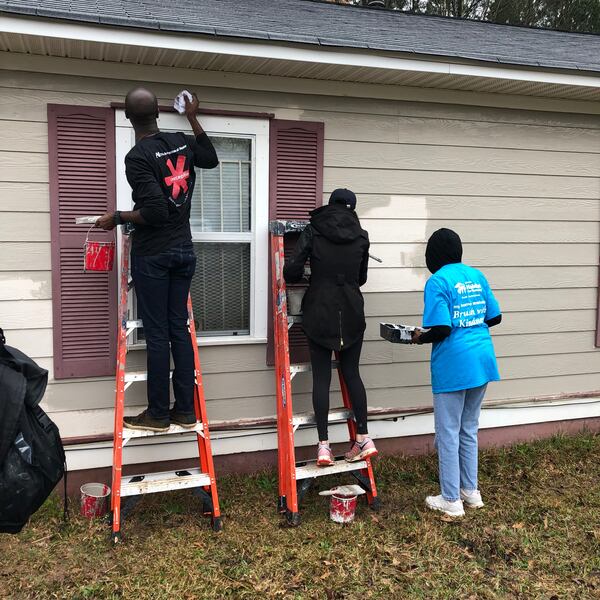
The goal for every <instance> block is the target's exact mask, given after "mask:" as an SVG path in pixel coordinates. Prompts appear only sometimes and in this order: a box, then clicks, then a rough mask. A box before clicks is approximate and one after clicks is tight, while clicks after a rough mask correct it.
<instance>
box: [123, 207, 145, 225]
mask: <svg viewBox="0 0 600 600" xmlns="http://www.w3.org/2000/svg"><path fill="white" fill-rule="evenodd" d="M121 221H122V222H123V223H136V224H137V225H146V221H145V220H144V217H142V212H141V211H140V210H122V211H121Z"/></svg>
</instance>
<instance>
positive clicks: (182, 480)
mask: <svg viewBox="0 0 600 600" xmlns="http://www.w3.org/2000/svg"><path fill="white" fill-rule="evenodd" d="M206 485H210V476H209V475H208V474H207V473H202V472H201V471H200V469H199V468H194V469H181V470H178V471H164V472H162V473H150V474H147V475H128V476H127V477H123V480H122V483H121V496H122V497H125V496H138V495H139V494H153V493H155V492H169V491H171V490H182V489H185V488H195V487H203V486H206Z"/></svg>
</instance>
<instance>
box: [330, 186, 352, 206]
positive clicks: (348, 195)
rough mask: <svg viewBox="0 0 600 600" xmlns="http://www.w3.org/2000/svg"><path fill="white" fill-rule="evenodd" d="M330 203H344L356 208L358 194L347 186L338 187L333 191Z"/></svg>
mask: <svg viewBox="0 0 600 600" xmlns="http://www.w3.org/2000/svg"><path fill="white" fill-rule="evenodd" d="M329 204H343V205H344V206H347V207H348V208H351V209H352V210H354V209H355V208H356V194H355V193H354V192H353V191H352V190H347V189H346V188H338V189H337V190H333V192H331V196H329Z"/></svg>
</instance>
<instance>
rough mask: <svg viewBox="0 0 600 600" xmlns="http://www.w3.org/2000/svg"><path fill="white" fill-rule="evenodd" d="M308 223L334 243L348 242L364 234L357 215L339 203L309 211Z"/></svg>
mask: <svg viewBox="0 0 600 600" xmlns="http://www.w3.org/2000/svg"><path fill="white" fill-rule="evenodd" d="M310 224H311V225H312V227H313V228H314V229H315V230H316V231H317V232H318V233H320V234H321V235H322V236H324V237H326V238H327V239H328V240H330V241H332V242H333V243H335V244H348V243H350V242H353V241H354V240H356V239H357V238H359V237H360V236H361V235H366V233H365V232H364V231H363V229H362V228H361V226H360V221H359V220H358V215H357V214H356V213H355V212H354V211H353V210H352V209H350V208H347V207H346V206H343V205H341V204H327V205H326V206H320V207H319V208H316V209H315V210H313V211H311V213H310Z"/></svg>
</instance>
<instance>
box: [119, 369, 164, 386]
mask: <svg viewBox="0 0 600 600" xmlns="http://www.w3.org/2000/svg"><path fill="white" fill-rule="evenodd" d="M169 377H173V371H171V372H170V373H169ZM147 379H148V373H147V372H146V371H127V372H126V373H125V383H129V382H132V383H133V382H134V381H146V380H147Z"/></svg>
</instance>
